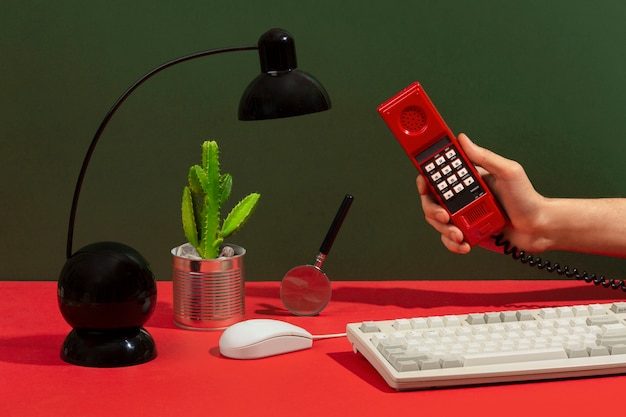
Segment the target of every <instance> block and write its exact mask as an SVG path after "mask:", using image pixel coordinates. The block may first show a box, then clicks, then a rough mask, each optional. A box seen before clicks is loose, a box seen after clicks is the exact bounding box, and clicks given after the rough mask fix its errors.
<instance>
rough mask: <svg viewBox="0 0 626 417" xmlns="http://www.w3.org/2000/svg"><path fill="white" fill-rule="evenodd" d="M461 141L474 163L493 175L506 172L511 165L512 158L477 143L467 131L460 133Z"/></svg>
mask: <svg viewBox="0 0 626 417" xmlns="http://www.w3.org/2000/svg"><path fill="white" fill-rule="evenodd" d="M459 143H460V144H461V147H462V148H463V150H464V151H465V153H466V154H467V157H468V158H469V159H470V161H472V163H474V164H475V165H478V166H480V167H482V168H484V169H485V170H487V171H489V172H490V173H491V174H493V175H498V174H501V173H504V172H506V170H507V168H508V167H510V164H511V162H512V161H511V160H509V159H506V158H505V157H503V156H500V155H498V154H497V153H495V152H492V151H490V150H489V149H485V148H482V147H480V146H478V145H476V144H475V143H474V142H472V141H471V139H470V138H469V137H468V136H467V135H466V134H465V133H461V134H460V135H459Z"/></svg>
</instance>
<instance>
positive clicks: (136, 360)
mask: <svg viewBox="0 0 626 417" xmlns="http://www.w3.org/2000/svg"><path fill="white" fill-rule="evenodd" d="M156 356H157V350H156V345H155V344H154V340H153V339H152V336H150V334H149V333H148V332H147V331H146V330H145V329H144V328H143V327H137V328H129V329H115V330H108V331H102V330H98V331H91V330H80V329H74V330H72V331H71V332H70V334H69V335H68V336H67V337H66V338H65V342H64V343H63V347H62V348H61V359H63V360H64V361H65V362H68V363H71V364H73V365H79V366H88V367H93V368H115V367H122V366H132V365H139V364H142V363H145V362H149V361H151V360H152V359H154V358H156Z"/></svg>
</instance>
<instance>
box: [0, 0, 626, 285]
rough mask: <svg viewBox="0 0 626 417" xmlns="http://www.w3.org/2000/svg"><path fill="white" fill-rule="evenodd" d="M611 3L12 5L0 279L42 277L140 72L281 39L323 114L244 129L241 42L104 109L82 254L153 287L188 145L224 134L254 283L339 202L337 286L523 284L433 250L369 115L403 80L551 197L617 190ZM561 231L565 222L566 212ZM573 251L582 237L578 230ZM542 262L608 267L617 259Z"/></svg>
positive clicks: (10, 0)
mask: <svg viewBox="0 0 626 417" xmlns="http://www.w3.org/2000/svg"><path fill="white" fill-rule="evenodd" d="M625 21H626V3H625V2H623V1H621V0H620V1H595V2H592V1H580V0H576V1H574V0H559V1H543V0H539V1H537V0H525V1H500V0H494V1H434V0H433V1H418V0H410V1H386V2H380V1H368V0H360V1H353V0H347V1H336V0H317V1H315V2H299V1H293V0H292V1H272V2H254V1H240V0H230V1H227V2H226V1H223V2H215V1H206V0H205V1H184V0H182V1H175V2H174V1H163V0H161V1H159V0H151V1H147V0H135V1H117V0H107V1H88V2H85V1H78V0H60V1H56V2H50V1H43V0H41V1H33V0H20V1H15V0H5V1H3V6H2V13H0V28H2V29H1V31H2V36H1V38H0V48H1V49H0V56H1V57H2V64H1V65H0V83H1V84H0V85H1V91H2V93H1V95H0V141H1V144H2V146H1V151H0V152H1V154H0V190H1V193H2V204H1V205H0V236H1V238H0V279H5V280H40V279H44V280H55V279H57V277H58V274H59V272H60V270H61V267H62V265H63V262H64V258H65V238H66V227H67V217H68V213H69V209H70V200H71V197H72V192H73V188H74V183H75V180H76V176H77V174H78V170H79V168H80V163H81V161H82V158H83V156H84V152H85V151H86V148H87V145H88V143H89V140H90V139H91V137H92V135H93V133H94V132H95V129H96V128H97V126H98V124H99V123H100V121H101V119H102V117H103V116H104V114H105V112H106V111H107V110H108V108H109V107H110V106H111V105H112V104H113V102H114V101H115V99H116V98H117V97H118V96H119V95H120V94H121V93H122V92H123V91H124V90H125V89H126V88H127V87H128V86H129V85H130V84H131V83H132V82H134V81H135V80H136V79H137V78H139V77H140V76H141V75H142V74H144V73H145V72H147V71H148V70H150V69H151V68H152V67H154V66H156V65H158V64H160V63H161V62H164V61H167V60H169V59H172V58H174V57H178V56H180V55H184V54H187V53H190V52H195V51H199V50H203V49H211V48H217V47H223V46H235V45H247V44H254V43H256V41H257V39H258V37H259V36H260V35H261V34H262V33H263V32H264V31H265V30H267V29H269V28H272V27H281V28H284V29H287V30H289V31H290V32H291V33H292V34H293V35H294V38H295V40H296V45H297V52H298V61H299V64H300V67H301V68H302V69H304V70H306V71H308V72H311V73H313V74H314V75H315V76H316V77H317V78H318V79H319V80H320V81H321V82H322V83H323V84H324V85H325V86H326V88H327V90H328V91H329V93H330V95H331V98H332V100H333V105H334V107H333V109H332V110H331V111H329V112H325V113H320V114H316V115H310V116H306V117H301V118H294V119H285V120H279V121H266V122H258V123H251V122H239V121H238V120H237V119H236V109H237V104H238V101H239V97H240V95H241V93H242V91H243V89H244V88H245V86H246V85H247V83H248V82H249V81H250V80H251V79H252V78H253V77H254V76H256V74H257V72H258V59H257V56H256V53H255V52H242V53H238V54H227V55H220V56H215V57H208V58H204V59H202V60H196V61H192V62H189V63H186V64H184V65H179V66H177V67H174V68H171V69H169V70H168V71H166V72H164V73H161V74H159V75H158V76H157V77H155V78H153V79H152V80H150V81H149V82H148V83H146V84H144V85H143V86H142V87H141V88H140V89H139V90H137V92H136V93H135V94H134V95H133V96H131V98H130V99H129V100H128V102H127V103H126V104H125V105H124V106H123V107H122V109H121V110H120V112H119V113H118V114H117V115H116V116H115V118H114V119H113V121H112V123H111V124H110V126H109V128H108V130H107V131H106V132H105V134H104V137H103V139H102V141H101V143H100V145H99V147H98V149H97V151H96V153H95V156H94V158H93V160H92V164H91V167H90V169H89V171H88V175H87V178H86V181H85V185H84V191H83V194H82V197H81V204H80V207H79V211H78V218H77V224H76V235H75V245H74V247H75V249H77V248H78V247H80V246H83V245H85V244H88V243H91V242H95V241H99V240H116V241H121V242H125V243H127V244H130V245H132V246H134V247H135V248H137V249H138V250H139V251H140V252H142V253H143V254H144V255H145V256H146V257H147V258H148V259H149V260H150V262H151V264H152V266H153V269H154V270H155V273H156V274H157V277H158V279H161V280H165V279H170V255H169V251H170V249H171V248H172V247H173V246H175V245H177V244H180V243H182V242H183V240H184V238H183V235H182V231H181V227H180V220H179V204H180V203H179V200H180V194H181V190H182V186H183V184H184V182H185V176H186V172H187V169H188V167H189V166H190V165H191V164H193V163H196V162H197V161H198V160H199V155H200V154H199V149H200V143H201V142H202V141H203V140H205V139H207V138H213V139H217V140H219V142H220V144H221V149H222V158H223V159H222V163H223V169H224V170H225V171H228V172H231V173H232V174H233V176H234V179H235V184H234V194H236V195H235V196H234V197H235V198H237V197H239V196H242V195H244V194H247V193H248V192H251V191H258V192H260V193H262V200H261V203H260V206H259V208H258V210H257V213H256V214H255V216H254V217H253V219H252V220H251V222H250V223H249V224H248V225H247V226H246V228H245V229H244V230H243V231H242V232H240V234H239V235H237V236H236V237H235V238H234V239H233V241H234V242H236V243H239V244H242V245H244V246H245V247H246V248H247V249H248V257H247V261H246V262H247V264H246V265H247V276H248V279H249V280H279V279H280V278H281V277H282V275H283V273H284V272H285V271H287V270H288V269H290V268H291V267H293V266H295V265H297V264H300V263H311V262H313V260H314V258H315V255H316V254H317V251H318V248H319V245H320V243H321V241H322V239H323V237H324V235H325V233H326V230H327V228H328V225H329V224H330V222H331V220H332V218H333V216H334V214H335V211H336V209H337V207H338V205H339V203H340V202H341V199H342V197H343V195H344V194H346V193H352V194H354V196H355V203H354V205H353V206H352V210H351V212H350V214H349V216H348V218H347V219H346V222H345V224H344V227H343V229H342V231H341V233H340V235H339V237H338V239H337V241H336V243H335V246H334V247H333V250H332V252H331V254H330V256H329V257H328V260H327V262H326V265H325V270H326V271H327V273H328V274H329V275H330V277H331V279H335V280H376V279H380V280H390V279H399V280H408V279H481V278H484V279H536V278H546V277H550V276H547V275H546V273H545V272H541V271H533V270H532V269H530V268H528V267H527V266H523V265H518V264H516V263H515V262H513V261H511V260H509V259H508V258H506V257H504V256H502V255H498V254H494V253H490V252H487V251H485V250H480V249H478V250H475V251H473V252H472V254H471V255H468V256H459V255H452V254H450V253H449V252H447V251H446V250H445V249H444V248H443V246H442V245H441V244H440V242H439V237H438V236H437V234H436V233H435V232H434V231H433V230H431V229H430V227H429V226H427V225H426V223H425V221H424V220H423V215H422V213H421V209H420V206H419V198H418V194H417V191H416V189H415V183H414V180H415V176H416V172H415V170H414V168H413V166H412V165H411V164H410V162H409V161H408V159H406V157H405V155H404V154H403V152H402V151H401V149H400V147H399V146H398V145H397V144H396V142H395V139H394V138H393V137H392V135H391V133H390V132H389V131H388V130H387V127H386V125H385V124H384V123H383V122H382V120H381V119H380V118H379V116H378V114H377V113H376V107H377V106H378V104H380V103H381V102H383V101H384V100H386V99H387V98H388V97H390V96H391V95H393V94H395V93H396V92H398V91H399V90H400V89H402V88H404V87H405V86H406V85H408V84H409V83H410V82H412V81H415V80H418V81H420V82H422V84H423V85H424V86H425V88H426V89H427V91H428V92H429V95H430V96H431V98H432V99H433V101H435V104H436V105H437V106H438V108H439V110H440V111H441V113H442V114H443V115H444V117H445V118H446V120H447V122H448V124H449V125H450V127H451V128H452V130H454V131H455V132H457V133H459V132H462V131H463V132H467V133H468V134H469V135H470V136H471V137H472V138H473V139H474V140H475V141H476V142H478V143H479V144H481V145H483V146H486V147H488V148H491V149H493V150H494V151H496V152H499V153H501V154H503V155H506V156H508V157H510V158H513V159H517V160H519V161H520V162H522V163H523V164H524V166H525V167H526V169H527V172H528V174H529V176H530V177H531V179H532V180H533V182H534V184H535V186H536V188H537V189H538V190H539V191H540V192H542V193H544V194H545V195H549V196H566V197H610V196H626V183H625V182H624V180H623V167H624V157H625V155H626V152H625V151H626V144H625V140H624V139H625V137H626V133H625V130H626V129H625V125H626V117H624V110H625V109H626V102H625V101H626V83H624V82H623V80H624V75H625V74H626V54H625V53H624V41H625V40H626V26H625V25H624V22H625ZM572 221H576V219H572ZM581 239H584V236H581ZM548 257H550V258H555V259H559V260H562V261H563V262H565V263H572V262H573V263H575V264H576V265H579V266H581V267H584V268H589V269H592V270H598V271H602V272H605V273H607V274H609V275H620V276H621V275H623V272H624V270H625V266H626V261H625V260H623V259H608V258H602V257H595V256H581V255H577V254H566V253H551V254H548Z"/></svg>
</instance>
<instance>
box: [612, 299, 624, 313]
mask: <svg viewBox="0 0 626 417" xmlns="http://www.w3.org/2000/svg"><path fill="white" fill-rule="evenodd" d="M610 310H611V311H612V312H613V313H616V314H618V313H626V302H623V301H620V302H617V303H613V304H612V305H611V308H610Z"/></svg>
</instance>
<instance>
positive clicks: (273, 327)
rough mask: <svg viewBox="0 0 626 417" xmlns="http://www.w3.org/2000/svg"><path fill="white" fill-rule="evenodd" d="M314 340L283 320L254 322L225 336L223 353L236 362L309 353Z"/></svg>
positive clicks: (235, 326) (237, 325)
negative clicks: (287, 354) (300, 351)
mask: <svg viewBox="0 0 626 417" xmlns="http://www.w3.org/2000/svg"><path fill="white" fill-rule="evenodd" d="M312 345H313V336H312V335H311V333H309V332H307V331H306V330H304V329H303V328H301V327H298V326H295V325H293V324H290V323H286V322H284V321H280V320H270V319H251V320H245V321H241V322H239V323H235V324H233V325H232V326H230V327H229V328H227V329H226V330H224V333H222V336H221V337H220V342H219V347H220V353H221V354H222V355H224V356H227V357H229V358H234V359H257V358H265V357H267V356H273V355H279V354H281V353H287V352H294V351H296V350H302V349H308V348H310V347H311V346H312Z"/></svg>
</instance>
